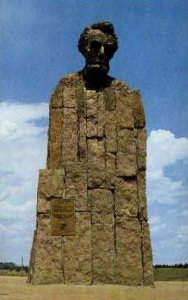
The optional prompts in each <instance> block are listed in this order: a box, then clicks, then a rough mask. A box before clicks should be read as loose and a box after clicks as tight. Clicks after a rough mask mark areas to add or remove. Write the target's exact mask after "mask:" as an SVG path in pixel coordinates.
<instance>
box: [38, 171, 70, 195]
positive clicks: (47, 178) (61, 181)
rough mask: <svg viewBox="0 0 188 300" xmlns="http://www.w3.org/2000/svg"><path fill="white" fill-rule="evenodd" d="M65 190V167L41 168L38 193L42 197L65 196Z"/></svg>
mask: <svg viewBox="0 0 188 300" xmlns="http://www.w3.org/2000/svg"><path fill="white" fill-rule="evenodd" d="M64 192H65V171H64V169H63V168H62V169H57V170H54V169H41V170H40V173H39V184H38V195H39V196H40V197H45V198H50V197H63V196H64Z"/></svg>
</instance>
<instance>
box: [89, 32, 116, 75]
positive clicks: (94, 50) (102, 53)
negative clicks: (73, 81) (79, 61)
mask: <svg viewBox="0 0 188 300" xmlns="http://www.w3.org/2000/svg"><path fill="white" fill-rule="evenodd" d="M114 52H115V42H114V38H113V36H112V35H110V34H106V33H103V32H102V31H100V30H98V29H91V30H90V31H89V32H88V35H87V38H86V46H85V53H84V56H85V59H86V68H87V70H88V71H89V72H95V73H96V72H97V73H98V72H100V73H105V74H107V73H108V71H109V61H110V59H111V58H112V56H113V54H114Z"/></svg>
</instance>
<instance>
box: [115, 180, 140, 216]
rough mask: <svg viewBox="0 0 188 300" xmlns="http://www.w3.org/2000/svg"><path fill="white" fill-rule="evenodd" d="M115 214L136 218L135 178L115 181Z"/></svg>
mask: <svg viewBox="0 0 188 300" xmlns="http://www.w3.org/2000/svg"><path fill="white" fill-rule="evenodd" d="M115 214H116V215H117V216H127V217H131V216H132V217H136V216H137V215H138V198H137V182H136V178H135V179H121V178H119V179H118V180H117V181H116V196H115Z"/></svg>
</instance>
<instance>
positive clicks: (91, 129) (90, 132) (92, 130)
mask: <svg viewBox="0 0 188 300" xmlns="http://www.w3.org/2000/svg"><path fill="white" fill-rule="evenodd" d="M97 134H98V121H97V118H93V117H90V118H88V119H87V137H97Z"/></svg>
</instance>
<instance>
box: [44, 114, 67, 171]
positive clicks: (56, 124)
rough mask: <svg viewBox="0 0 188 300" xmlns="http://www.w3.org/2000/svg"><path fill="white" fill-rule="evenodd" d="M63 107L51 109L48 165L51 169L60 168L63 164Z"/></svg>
mask: <svg viewBox="0 0 188 300" xmlns="http://www.w3.org/2000/svg"><path fill="white" fill-rule="evenodd" d="M62 126H63V120H62V108H52V109H51V110H50V124H49V141H48V158H47V165H48V168H50V169H56V168H60V167H61V164H62V156H61V154H62V149H61V148H62Z"/></svg>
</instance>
